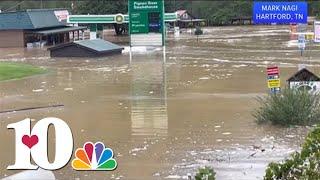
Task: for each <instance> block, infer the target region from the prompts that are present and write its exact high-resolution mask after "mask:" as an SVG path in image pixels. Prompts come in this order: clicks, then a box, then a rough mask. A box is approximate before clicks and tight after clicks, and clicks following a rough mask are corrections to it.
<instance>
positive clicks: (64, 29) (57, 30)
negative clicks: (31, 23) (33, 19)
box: [30, 26, 87, 35]
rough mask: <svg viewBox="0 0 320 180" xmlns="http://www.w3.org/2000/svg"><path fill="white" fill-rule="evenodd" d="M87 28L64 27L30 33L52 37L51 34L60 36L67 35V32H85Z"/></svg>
mask: <svg viewBox="0 0 320 180" xmlns="http://www.w3.org/2000/svg"><path fill="white" fill-rule="evenodd" d="M85 29H87V28H86V27H78V26H63V27H58V28H50V29H44V30H43V29H42V30H35V31H30V32H32V33H34V34H41V35H50V34H58V33H65V32H73V31H79V30H85Z"/></svg>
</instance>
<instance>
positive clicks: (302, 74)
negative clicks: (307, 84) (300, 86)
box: [287, 68, 320, 82]
mask: <svg viewBox="0 0 320 180" xmlns="http://www.w3.org/2000/svg"><path fill="white" fill-rule="evenodd" d="M287 81H289V82H290V81H320V78H319V77H318V76H317V75H315V74H314V73H312V72H311V71H309V70H308V69H306V68H303V69H301V70H300V71H298V72H296V73H295V74H294V75H293V76H291V77H290V78H289V79H288V80H287Z"/></svg>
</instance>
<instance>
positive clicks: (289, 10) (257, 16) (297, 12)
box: [252, 2, 308, 24]
mask: <svg viewBox="0 0 320 180" xmlns="http://www.w3.org/2000/svg"><path fill="white" fill-rule="evenodd" d="M307 19H308V5H307V2H254V4H253V14H252V20H253V22H254V23H255V24H271V23H279V24H289V23H307Z"/></svg>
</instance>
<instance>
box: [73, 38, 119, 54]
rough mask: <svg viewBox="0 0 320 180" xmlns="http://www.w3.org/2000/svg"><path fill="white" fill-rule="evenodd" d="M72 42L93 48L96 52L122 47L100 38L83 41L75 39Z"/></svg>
mask: <svg viewBox="0 0 320 180" xmlns="http://www.w3.org/2000/svg"><path fill="white" fill-rule="evenodd" d="M74 43H76V44H78V45H80V46H84V47H86V48H89V49H93V50H95V51H97V52H103V51H110V50H115V49H123V47H121V46H118V45H116V44H113V43H111V42H108V41H104V40H102V39H92V40H83V41H75V42H74Z"/></svg>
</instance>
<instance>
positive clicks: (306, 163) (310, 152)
mask: <svg viewBox="0 0 320 180" xmlns="http://www.w3.org/2000/svg"><path fill="white" fill-rule="evenodd" d="M264 179H265V180H275V179H283V180H295V179H305V180H307V179H310V180H311V179H312V180H313V179H320V126H318V127H317V128H315V129H314V130H313V131H312V132H311V133H309V135H308V136H307V138H306V141H305V143H304V144H303V146H302V150H301V152H300V153H299V152H295V153H293V154H292V155H291V158H289V159H287V160H285V161H284V162H283V163H270V164H269V165H268V167H267V169H266V174H265V176H264Z"/></svg>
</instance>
